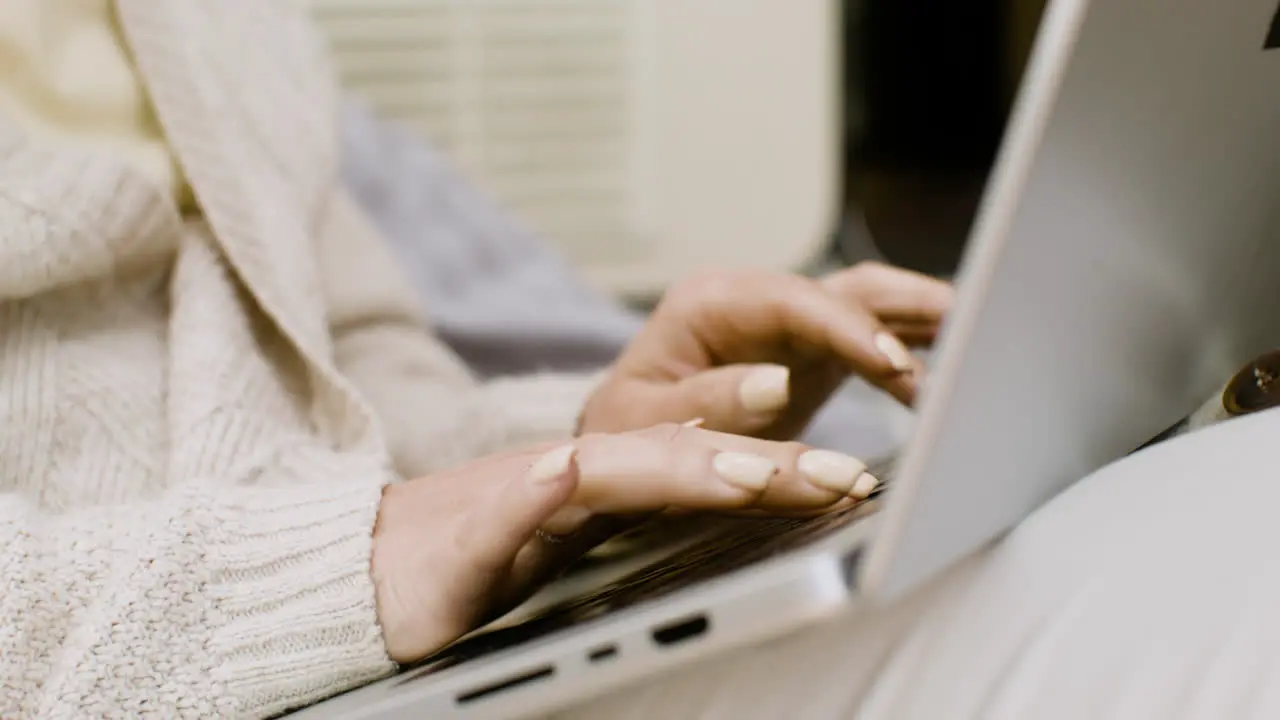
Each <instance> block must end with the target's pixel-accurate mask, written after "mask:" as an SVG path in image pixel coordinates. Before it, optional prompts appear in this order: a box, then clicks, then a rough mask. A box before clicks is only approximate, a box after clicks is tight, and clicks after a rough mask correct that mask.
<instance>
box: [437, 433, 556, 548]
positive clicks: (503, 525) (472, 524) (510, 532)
mask: <svg viewBox="0 0 1280 720" xmlns="http://www.w3.org/2000/svg"><path fill="white" fill-rule="evenodd" d="M577 453H578V451H577V448H575V447H574V446H573V445H571V444H570V445H562V446H560V447H557V448H555V449H553V450H551V451H549V452H546V453H543V454H542V455H541V456H539V457H537V458H536V459H534V460H533V461H532V462H527V461H524V460H523V459H521V458H518V457H510V458H507V459H506V460H505V461H504V462H500V463H493V464H491V465H490V466H489V467H490V468H492V471H494V472H500V471H503V470H504V469H505V468H509V467H512V466H513V465H514V466H515V467H519V468H520V469H519V470H518V474H517V476H516V477H515V478H514V479H513V480H511V481H510V482H508V483H505V484H501V485H499V486H498V488H497V491H496V492H494V493H493V494H492V496H491V497H490V498H488V502H482V503H479V504H478V505H477V506H475V507H474V509H473V510H472V515H471V517H470V518H469V519H468V521H467V522H466V523H465V524H464V525H463V530H462V531H461V536H460V537H459V547H460V548H462V549H463V551H464V552H468V553H470V554H471V557H472V560H473V562H474V564H475V565H476V566H477V567H479V568H484V569H489V570H492V569H497V568H507V567H509V566H510V565H511V563H512V562H513V561H514V559H515V557H516V553H517V552H519V550H520V548H521V547H523V546H524V545H525V543H527V542H528V541H529V538H531V537H533V536H534V535H535V534H536V533H537V531H538V528H539V527H540V526H541V525H542V524H543V523H544V522H546V520H547V519H548V518H550V517H551V516H552V515H553V514H554V513H555V512H556V511H557V510H559V509H560V508H561V507H562V506H563V505H564V504H565V502H566V501H567V500H568V499H569V498H570V497H572V495H573V493H574V491H575V490H576V489H577V487H578V484H579V481H580V469H579V465H578V462H577Z"/></svg>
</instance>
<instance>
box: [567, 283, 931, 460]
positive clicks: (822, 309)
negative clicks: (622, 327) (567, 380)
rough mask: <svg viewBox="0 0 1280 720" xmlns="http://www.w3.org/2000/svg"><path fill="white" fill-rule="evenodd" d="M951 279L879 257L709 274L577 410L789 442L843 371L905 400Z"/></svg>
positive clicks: (612, 420) (665, 307) (608, 423)
mask: <svg viewBox="0 0 1280 720" xmlns="http://www.w3.org/2000/svg"><path fill="white" fill-rule="evenodd" d="M951 298H952V292H951V286H950V284H948V283H945V282H943V281H940V280H936V279H934V278H931V277H928V276H925V275H920V274H918V273H914V272H910V271H907V270H902V269H899V268H894V267H890V266H888V265H882V264H879V263H862V264H859V265H856V266H854V267H852V268H850V269H848V270H844V271H842V272H838V273H835V274H832V275H829V276H827V277H825V278H823V279H821V280H814V279H811V278H806V277H801V276H798V275H788V274H780V273H769V272H758V271H757V272H753V271H742V272H713V273H708V274H705V275H702V276H699V277H696V278H693V279H691V280H689V281H686V282H684V283H682V284H680V285H678V286H677V287H676V288H674V289H673V290H672V291H671V292H669V293H668V294H667V295H666V297H664V298H663V301H662V302H661V303H660V304H659V306H658V308H657V309H656V310H655V311H654V314H653V316H652V318H651V319H650V321H649V323H648V324H647V325H646V326H645V328H644V330H642V331H641V333H640V335H639V336H638V337H637V338H636V340H635V341H634V342H633V343H632V344H631V345H630V346H629V347H628V348H627V350H626V351H625V352H624V353H623V355H622V357H621V358H619V360H618V362H617V364H616V365H615V366H614V369H613V371H612V373H611V374H610V376H609V377H608V379H607V380H606V381H605V383H604V384H603V385H602V386H601V388H600V389H599V390H598V391H597V392H596V393H595V394H594V395H593V396H592V397H591V399H590V400H589V401H588V403H587V406H586V408H585V410H584V412H583V415H582V422H581V425H582V430H583V431H584V432H591V431H618V430H626V429H630V428H636V427H646V426H648V425H652V424H654V423H658V422H681V421H684V420H689V419H693V418H702V419H704V420H705V423H706V427H708V428H713V429H716V430H722V431H725V432H734V433H741V434H747V435H754V436H757V437H767V438H775V439H787V438H793V437H795V436H796V435H798V434H799V433H800V432H801V431H802V430H803V429H804V427H805V426H806V425H807V424H808V423H809V421H810V420H811V419H812V418H813V416H814V414H815V413H817V411H818V410H819V409H820V408H821V407H822V405H823V404H824V403H825V402H826V401H827V399H828V398H829V397H830V395H831V393H833V392H834V391H835V390H836V389H837V388H838V387H839V386H840V384H841V383H842V382H843V381H844V379H845V378H846V377H847V376H848V375H849V374H850V373H856V374H858V375H861V376H862V377H864V378H866V379H867V380H868V381H870V382H871V383H872V384H874V385H878V386H879V387H881V388H883V389H884V390H886V391H888V392H889V393H890V394H892V395H893V396H894V397H896V398H898V399H899V400H900V401H902V402H903V403H906V404H911V403H912V402H914V400H915V395H916V390H917V388H918V386H919V383H920V381H921V379H922V376H921V373H922V366H921V365H920V363H919V362H918V361H917V360H916V359H915V358H914V357H913V356H912V355H911V353H910V352H909V351H908V349H907V346H924V345H929V344H930V343H932V342H933V339H934V337H935V336H936V335H937V332H938V327H939V325H940V323H941V322H942V318H943V315H945V314H946V312H947V310H948V309H950V307H951Z"/></svg>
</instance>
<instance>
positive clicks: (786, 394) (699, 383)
mask: <svg viewBox="0 0 1280 720" xmlns="http://www.w3.org/2000/svg"><path fill="white" fill-rule="evenodd" d="M662 395H663V401H664V404H667V405H668V407H664V408H662V409H661V412H662V416H664V417H671V418H684V419H686V420H694V419H701V420H703V422H704V424H705V425H706V427H707V428H709V429H714V430H718V431H720V432H727V433H735V434H739V435H751V434H754V433H757V432H759V431H761V430H763V429H765V428H767V427H769V426H770V425H772V424H773V423H774V422H776V421H777V420H778V418H779V417H780V416H781V415H782V414H783V413H785V412H786V411H787V407H788V405H790V403H791V400H792V398H791V369H790V368H788V367H787V366H785V365H774V364H772V363H761V364H739V365H724V366H721V367H717V368H711V369H708V370H703V371H701V372H698V373H695V374H693V375H690V376H689V377H686V378H684V379H683V380H680V381H679V382H677V383H675V384H674V385H673V386H671V387H669V388H667V389H666V390H665V391H664V392H663V393H662Z"/></svg>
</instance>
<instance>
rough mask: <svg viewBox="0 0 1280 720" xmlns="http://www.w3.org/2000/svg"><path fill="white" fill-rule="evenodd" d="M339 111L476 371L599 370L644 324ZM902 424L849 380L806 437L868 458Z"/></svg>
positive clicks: (378, 218) (376, 124) (425, 292)
mask: <svg viewBox="0 0 1280 720" xmlns="http://www.w3.org/2000/svg"><path fill="white" fill-rule="evenodd" d="M344 113H345V115H344V118H343V125H342V129H343V138H342V140H343V153H344V173H345V176H346V180H347V182H348V184H349V185H350V187H351V189H352V191H353V192H354V193H355V196H356V199H357V200H358V201H359V202H360V203H361V204H362V205H363V206H364V207H365V208H366V210H367V211H368V212H369V213H370V215H371V216H372V218H373V221H374V222H375V223H376V224H377V225H378V226H379V228H380V229H381V230H382V231H383V233H384V234H385V235H386V236H387V238H388V240H389V241H390V242H391V244H392V246H393V247H394V249H395V251H396V252H397V253H398V255H399V257H400V258H401V260H402V261H403V263H404V267H405V271H406V273H407V274H408V275H409V277H410V278H411V280H412V281H413V283H414V285H415V286H416V287H417V289H418V291H419V292H420V293H421V296H422V301H423V304H424V306H425V307H427V308H429V309H430V311H431V315H432V319H433V321H434V323H435V327H436V330H437V332H438V333H439V334H440V336H441V337H442V338H443V339H444V340H445V341H446V342H447V343H448V344H449V345H450V346H452V347H453V349H454V350H455V352H457V353H458V354H459V355H460V356H461V357H462V358H463V360H465V361H466V362H467V363H468V364H469V365H470V366H471V367H473V368H474V369H475V370H476V371H477V372H478V373H480V374H481V375H485V376H494V375H511V374H519V373H528V372H535V371H538V370H584V369H589V368H598V367H601V366H604V365H606V364H608V363H609V362H610V361H612V360H613V358H614V357H615V356H616V355H617V354H618V352H619V351H621V350H622V348H623V347H624V346H625V344H626V343H627V341H628V340H629V339H630V337H631V336H632V335H633V334H634V333H635V332H636V330H637V329H638V328H639V327H640V325H641V324H642V323H643V317H642V316H641V315H639V314H637V313H634V312H632V311H630V310H628V309H626V308H624V307H623V306H622V305H620V304H619V303H617V302H615V301H613V300H612V299H611V298H609V297H607V296H604V295H602V294H600V293H597V292H595V291H593V290H592V289H591V288H589V287H588V285H587V284H586V283H585V282H584V281H583V280H582V278H581V277H579V276H578V275H577V274H576V273H575V271H574V270H573V268H572V267H571V266H570V265H569V264H568V263H567V262H566V261H565V260H564V259H563V258H561V257H560V256H559V255H558V254H557V253H556V252H555V251H554V250H553V249H552V248H551V247H550V246H549V245H547V244H546V243H544V242H542V241H541V240H539V239H538V238H537V237H535V236H534V235H533V234H531V233H530V232H529V231H528V230H527V229H526V228H524V227H522V226H521V225H520V224H519V223H518V222H516V221H515V220H514V219H513V218H511V217H510V216H509V215H507V214H506V213H505V212H503V210H502V209H501V208H500V207H498V205H497V204H496V203H495V202H494V201H493V200H492V199H491V198H489V197H488V196H486V195H485V194H484V193H483V192H481V191H480V190H478V189H477V188H476V187H475V186H473V185H472V184H471V183H470V182H468V181H467V179H466V178H465V177H464V176H463V175H462V174H461V173H460V172H459V171H458V170H457V169H456V168H454V167H452V166H451V165H450V164H449V162H448V161H447V160H446V159H445V158H443V157H442V156H441V154H440V153H439V152H437V151H436V150H434V149H433V148H432V147H431V146H430V145H429V144H428V143H426V142H424V141H423V140H422V139H421V138H420V137H418V136H417V135H415V134H413V133H410V132H408V131H407V130H405V129H404V128H401V127H399V126H397V125H395V124H394V123H390V122H386V121H384V120H382V119H380V118H378V117H377V116H376V115H375V114H374V113H373V112H372V111H371V110H370V109H369V108H368V107H367V106H366V105H365V104H363V103H362V102H360V101H358V100H355V99H350V100H349V101H348V102H347V104H346V107H345V109H344ZM902 419H903V414H902V413H901V412H900V411H898V410H896V409H895V408H894V407H893V405H892V404H891V403H890V402H889V401H888V400H887V399H886V398H884V397H883V396H881V395H880V394H879V393H876V392H875V391H873V390H871V389H870V388H869V387H868V386H867V385H866V384H865V383H862V382H860V381H855V382H851V383H849V384H848V386H847V387H846V388H845V390H844V391H843V392H842V393H841V394H840V395H839V396H838V397H837V398H836V399H835V400H833V401H832V402H831V403H830V404H828V406H827V408H825V409H824V411H823V412H822V414H821V415H820V416H819V418H818V420H817V421H816V422H815V423H814V425H813V427H811V428H810V430H809V432H808V433H807V434H806V437H805V439H806V440H807V441H809V442H811V443H813V444H815V445H819V446H823V447H830V448H836V449H840V450H843V451H845V452H850V453H854V454H857V455H861V456H864V457H865V456H875V455H879V454H882V453H883V452H885V451H887V450H888V449H889V448H890V447H891V446H892V445H894V444H895V443H896V442H897V441H898V440H899V439H900V438H901V435H902V432H903V427H904V424H903V423H902V422H895V421H901V420H902Z"/></svg>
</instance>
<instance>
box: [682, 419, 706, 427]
mask: <svg viewBox="0 0 1280 720" xmlns="http://www.w3.org/2000/svg"><path fill="white" fill-rule="evenodd" d="M706 421H707V419H706V418H694V419H692V420H689V421H687V422H683V423H681V425H683V426H684V427H691V428H699V427H702V424H703V423H705V422H706Z"/></svg>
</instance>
